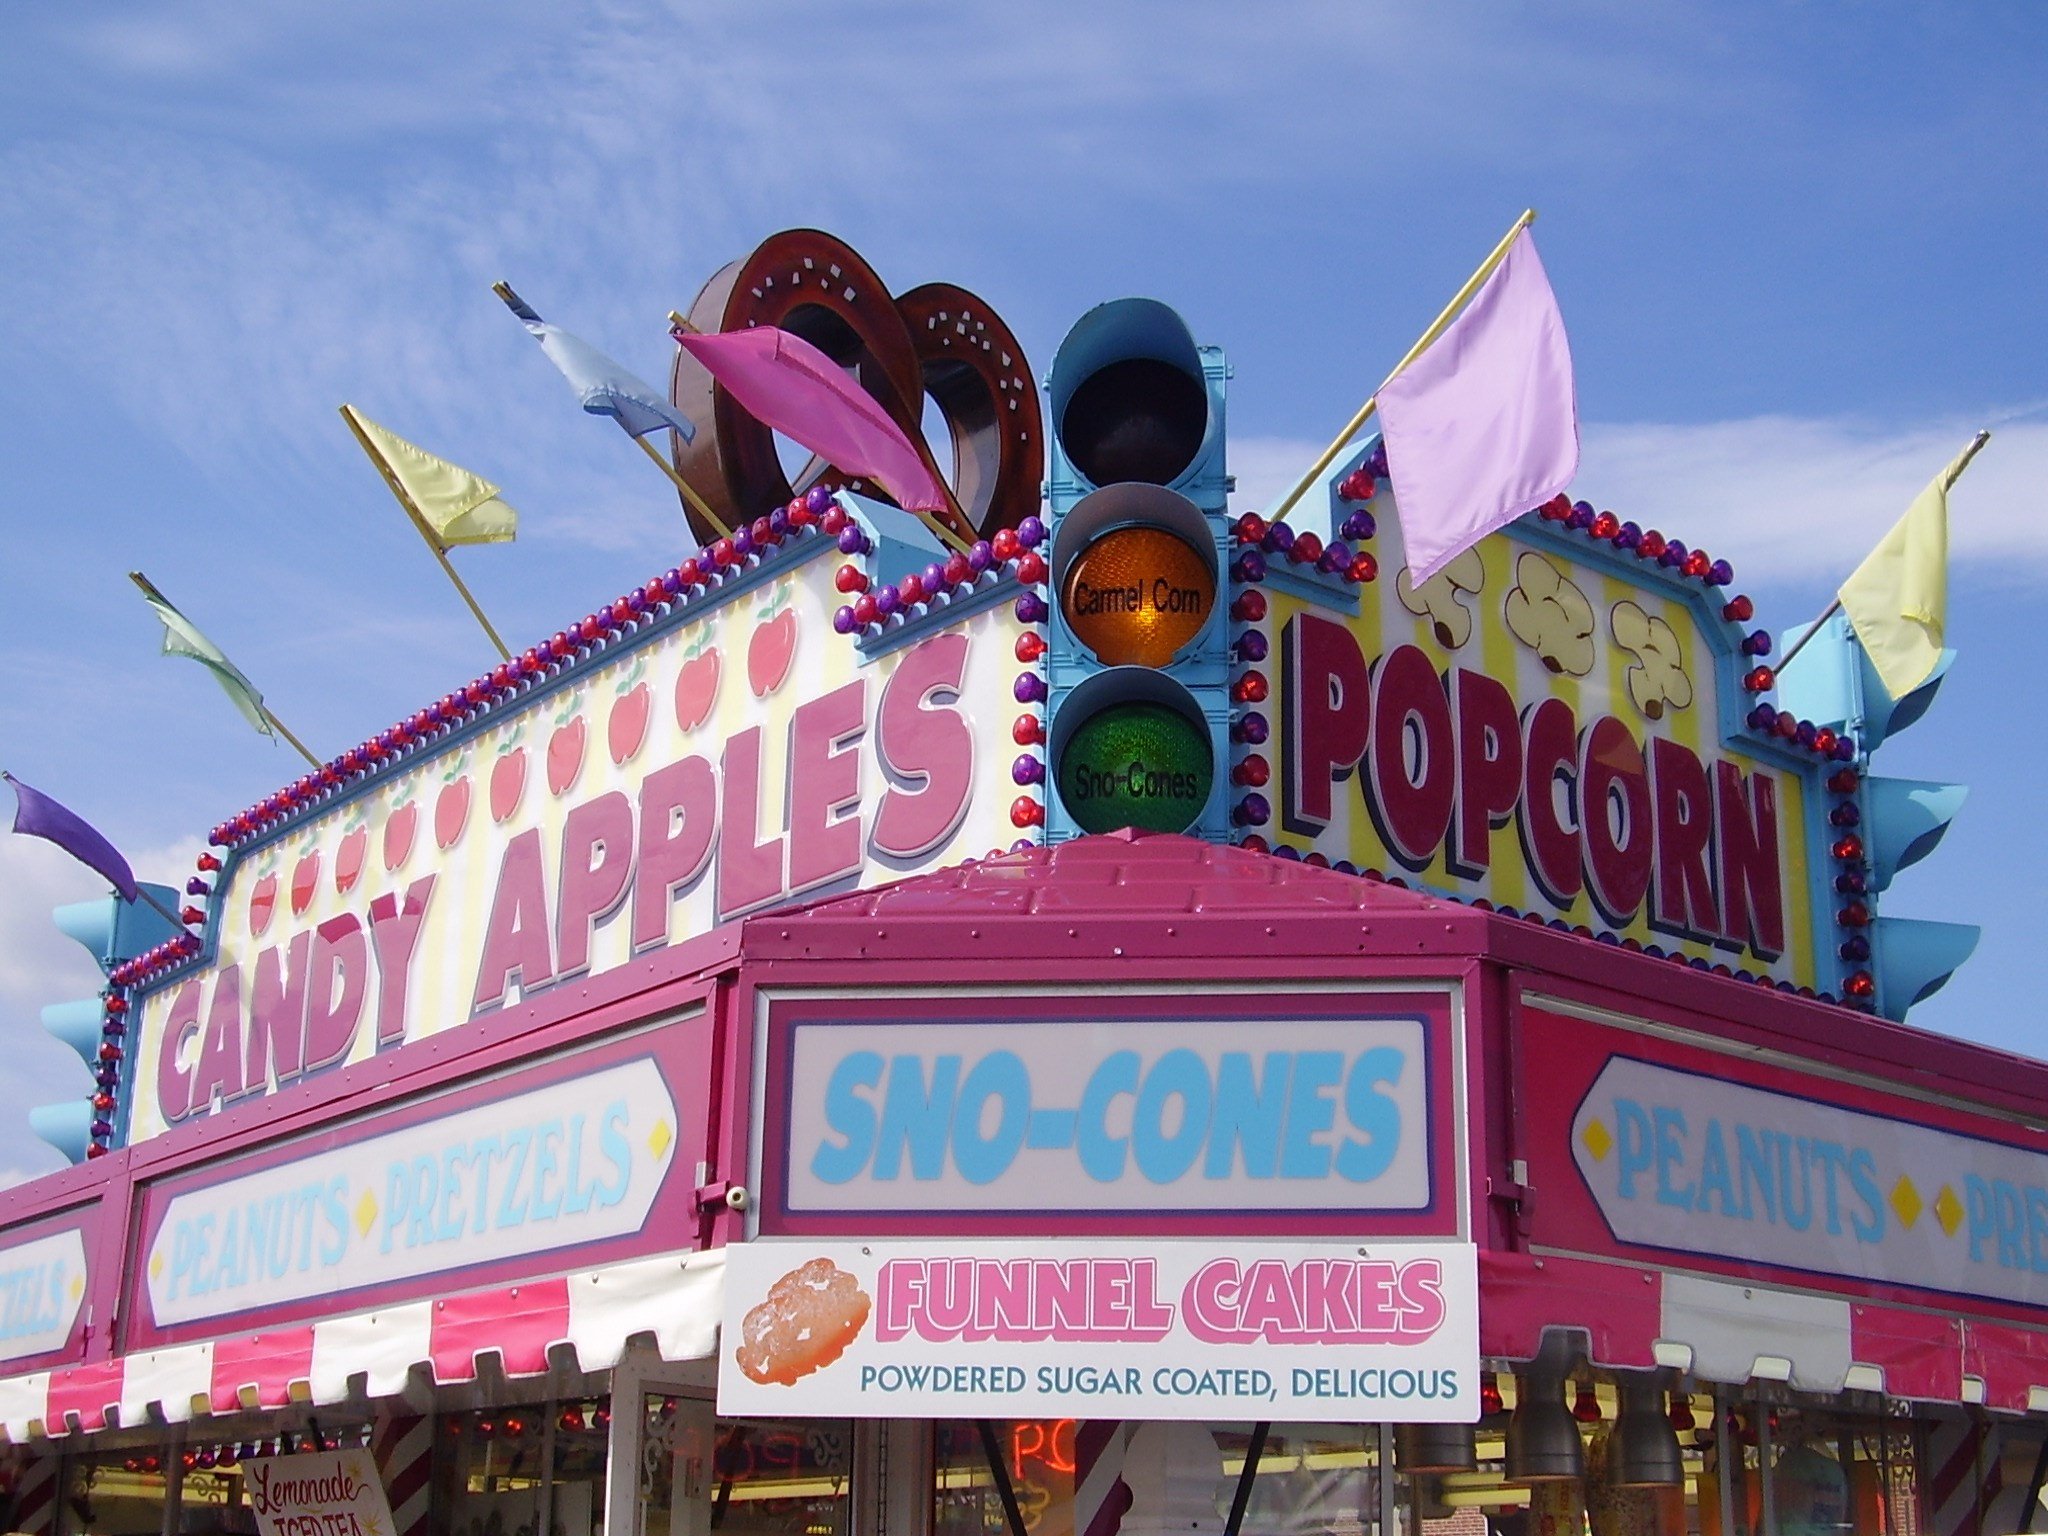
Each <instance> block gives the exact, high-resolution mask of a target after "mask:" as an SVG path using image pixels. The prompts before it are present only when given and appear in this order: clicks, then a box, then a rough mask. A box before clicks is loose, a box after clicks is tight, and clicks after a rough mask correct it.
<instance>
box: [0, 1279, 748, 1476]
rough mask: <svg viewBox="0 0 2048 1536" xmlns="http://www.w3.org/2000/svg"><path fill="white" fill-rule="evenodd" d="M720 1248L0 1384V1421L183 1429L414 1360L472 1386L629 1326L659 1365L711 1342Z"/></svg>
mask: <svg viewBox="0 0 2048 1536" xmlns="http://www.w3.org/2000/svg"><path fill="white" fill-rule="evenodd" d="M724 1275H725V1255H724V1254H723V1253H722V1252H711V1253H689V1254H671V1255H667V1256H664V1257H662V1258H657V1259H641V1260H636V1261H634V1262H633V1263H630V1264H616V1265H612V1266H611V1267H609V1268H606V1269H597V1270H589V1271H585V1272H583V1273H580V1274H571V1275H564V1276H560V1277H558V1278H555V1279H551V1280H535V1281H529V1282H527V1283H524V1284H521V1285H514V1286H508V1287H505V1288H503V1289H499V1290H490V1291H470V1292H466V1293H463V1294H461V1295H455V1296H447V1297H442V1298H438V1299H435V1300H430V1301H418V1302H407V1303H405V1304H402V1305H399V1306H392V1307H383V1308H380V1309H378V1310H377V1311H375V1312H363V1313H358V1314H356V1315H354V1316H350V1317H337V1318H330V1319H327V1320H324V1321H321V1322H316V1323H310V1324H307V1325H305V1326H303V1327H294V1328H275V1329H270V1330H267V1331H265V1332H262V1333H252V1334H244V1335H241V1336H238V1337H232V1338H222V1339H212V1340H208V1341H206V1342H204V1343H199V1344H182V1345H178V1346H176V1347H173V1348H168V1349H158V1350H149V1351H143V1352H140V1353H136V1354H132V1355H124V1356H121V1357H119V1358H116V1359H113V1360H104V1361H97V1362H93V1363H90V1364H86V1365H78V1366H70V1367H66V1368H63V1369H59V1370H54V1371H41V1372H37V1373H36V1374H34V1375H30V1376H17V1377H15V1378H13V1379H11V1380H5V1381H0V1427H4V1428H5V1430H6V1432H7V1437H8V1439H10V1440H13V1441H21V1440H24V1439H27V1438H28V1437H30V1436H32V1435H36V1434H47V1435H52V1436H55V1435H65V1434H72V1433H80V1432H90V1431H92V1430H99V1429H106V1428H109V1427H112V1426H115V1425H123V1426H135V1425H140V1424H146V1423H148V1422H150V1421H151V1418H152V1416H153V1415H154V1416H155V1417H160V1418H161V1419H163V1420H164V1421H165V1422H167V1423H172V1424H178V1423H184V1422H186V1421H188V1420H191V1419H193V1418H195V1417H199V1416H202V1415H205V1414H209V1413H220V1414H226V1413H236V1412H241V1411H244V1410H248V1409H259V1408H282V1407H285V1406H287V1405H289V1404H294V1403H308V1404H312V1405H315V1406H319V1405H323V1404H328V1403H337V1402H340V1401H342V1400H343V1399H345V1398H347V1397H349V1396H350V1395H351V1394H350V1388H351V1384H352V1383H353V1381H354V1379H355V1378H357V1377H361V1378H362V1379H363V1380H362V1390H363V1391H364V1393H365V1394H367V1395H368V1396H369V1397H372V1398H378V1397H390V1396H393V1395H395V1394H396V1393H398V1392H400V1391H401V1390H403V1389H404V1387H405V1385H406V1381H407V1379H408V1377H409V1376H410V1375H411V1373H412V1370H413V1368H414V1367H415V1366H422V1365H423V1366H425V1367H426V1368H427V1369H428V1370H429V1371H430V1372H431V1373H432V1375H433V1379H434V1380H435V1381H436V1382H437V1383H439V1382H460V1381H472V1380H474V1379H475V1378H476V1375H477V1370H478V1361H479V1360H480V1359H482V1358H483V1357H484V1356H486V1355H495V1356H497V1357H498V1359H499V1361H500V1362H501V1364H502V1366H503V1369H504V1372H505V1374H506V1375H508V1376H532V1375H539V1374H541V1373H542V1372H545V1371H546V1370H547V1368H548V1355H549V1353H550V1351H552V1350H554V1349H555V1348H557V1347H558V1346H563V1345H566V1346H567V1347H569V1348H570V1349H572V1350H574V1352H575V1357H576V1363H577V1365H578V1366H579V1367H580V1368H581V1369H583V1370H586V1371H596V1370H605V1369H608V1368H610V1367H611V1366H614V1365H617V1364H618V1362H619V1360H620V1358H621V1357H622V1356H623V1355H624V1354H625V1351H626V1344H627V1341H628V1340H630V1339H631V1338H633V1337H634V1336H635V1335H636V1334H648V1335H651V1336H652V1337H653V1340H654V1344H655V1347H656V1348H657V1349H658V1350H659V1351H660V1352H661V1356H662V1358H663V1359H665V1360H672V1361H681V1360H698V1359H703V1358H705V1357H707V1356H709V1355H710V1354H712V1353H713V1352H714V1351H715V1350H716V1348H717V1345H718V1319H719V1308H720V1306H721V1304H722V1300H723V1296H724Z"/></svg>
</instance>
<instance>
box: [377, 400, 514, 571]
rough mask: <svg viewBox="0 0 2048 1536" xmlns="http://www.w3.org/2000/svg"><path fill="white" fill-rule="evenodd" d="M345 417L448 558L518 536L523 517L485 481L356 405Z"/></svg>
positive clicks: (425, 532) (423, 530) (421, 526)
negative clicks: (462, 548) (461, 547)
mask: <svg viewBox="0 0 2048 1536" xmlns="http://www.w3.org/2000/svg"><path fill="white" fill-rule="evenodd" d="M341 414H342V416H343V417H344V418H345V419H346V420H347V422H348V424H349V426H350V428H351V429H353V430H354V432H355V434H356V441H357V442H359V443H361V444H362V445H363V452H365V453H367V454H368V455H369V456H370V459H371V462H373V463H374V464H375V465H376V466H377V468H378V469H379V470H381V471H382V472H383V474H384V479H385V482H386V483H387V484H388V485H390V487H391V489H392V492H393V494H395V495H396V496H397V497H398V500H399V502H400V504H401V505H403V506H404V508H405V510H406V511H407V512H408V513H410V514H411V515H412V518H413V521H414V522H415V523H417V524H418V525H419V530H420V532H421V533H422V534H423V535H424V536H425V537H426V540H427V542H428V543H429V544H432V545H433V546H434V548H436V549H437V550H439V551H440V552H441V553H442V554H444V555H445V554H446V553H447V552H448V550H449V549H450V548H451V547H452V546H454V545H457V544H503V543H506V542H508V541H509V540H511V539H512V538H513V537H514V536H515V535H517V533H518V532H519V514H518V513H517V512H515V511H513V510H512V509H511V508H510V507H508V506H507V505H505V503H504V502H502V501H500V500H499V499H498V487H496V486H495V485H493V484H491V482H490V481H488V480H486V479H484V478H483V476H481V475H473V474H471V473H470V472H469V471H468V470H466V469H464V468H462V467H461V466H460V465H459V464H450V463H449V462H448V461H447V460H446V459H440V458H436V457H435V456H434V455H433V454H431V453H428V452H427V451H426V450H425V449H424V448H421V447H419V446H417V445H416V444H413V443H409V442H407V441H406V440H405V439H404V438H402V437H400V436H399V435H398V434H397V433H396V432H393V431H391V430H390V429H389V428H386V427H380V426H378V425H377V423H376V422H374V421H372V420H370V418H369V417H367V416H365V415H364V414H363V413H362V412H361V411H359V410H357V409H356V408H355V407H354V406H352V405H344V406H343V407H342V408H341Z"/></svg>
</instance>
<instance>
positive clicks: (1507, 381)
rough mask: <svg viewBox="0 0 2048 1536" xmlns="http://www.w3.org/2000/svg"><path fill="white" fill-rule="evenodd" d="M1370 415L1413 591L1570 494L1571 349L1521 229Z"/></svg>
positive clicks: (1575, 421) (1574, 445) (1573, 454)
mask: <svg viewBox="0 0 2048 1536" xmlns="http://www.w3.org/2000/svg"><path fill="white" fill-rule="evenodd" d="M1379 413H1380V431H1381V435H1382V437H1383V438H1384V439H1385V442H1386V448H1387V472H1388V474H1389V476H1390V477H1391V478H1392V480H1393V482H1394V502H1395V505H1396V507H1398V508H1399V511H1400V515H1401V539H1402V542H1403V544H1404V545H1405V546H1406V548H1407V552H1408V569H1409V577H1408V579H1409V580H1410V581H1412V582H1414V583H1415V584H1416V585H1417V586H1420V585H1421V584H1422V583H1423V582H1425V581H1427V580H1429V578H1430V577H1432V576H1434V575H1435V574H1436V573H1437V572H1438V571H1439V570H1441V569H1443V567H1444V566H1446V565H1448V564H1449V563H1450V562H1451V561H1452V560H1453V559H1455V558H1456V557H1457V556H1458V555H1460V554H1462V553H1463V552H1464V551H1465V550H1468V549H1470V548H1471V547H1472V546H1473V545H1474V544H1477V543H1478V542H1479V541H1480V540H1481V539H1483V538H1484V537H1486V535H1487V534H1489V533H1491V532H1493V531H1494V529H1496V528H1501V527H1505V526H1506V525H1507V524H1509V523H1511V522H1513V521H1514V520H1515V519H1516V518H1517V517H1520V516H1521V515H1522V514H1523V513H1524V512H1527V511H1529V510H1530V509H1531V508H1532V507H1538V506H1541V505H1542V504H1543V503H1544V502H1546V501H1548V500H1550V498H1551V497H1552V496H1555V495H1556V494H1557V493H1558V492H1559V491H1561V490H1563V489H1564V488H1565V487H1566V486H1567V485H1570V484H1571V481H1572V476H1574V475H1575V474H1577V473H1578V470H1579V409H1578V397H1577V393H1576V391H1575V390H1574V388H1573V385H1572V354H1571V347H1570V345H1569V343H1567V342H1566V340H1565V334H1564V321H1563V319H1562V318H1560V317H1559V315H1558V312H1557V299H1556V297H1555V296H1554V295H1552V293H1551V291H1550V280H1549V279H1548V278H1547V277H1545V276H1544V275H1543V262H1542V260H1541V259H1540V258H1539V257H1538V256H1537V254H1536V242H1535V241H1534V240H1533V239H1532V238H1531V237H1530V235H1529V232H1528V230H1526V229H1524V230H1523V231H1522V232H1521V233H1520V234H1519V235H1517V236H1516V237H1515V243H1514V244H1513V245H1512V246H1510V247H1509V248H1508V254H1507V256H1506V257H1505V258H1504V259H1503V260H1502V262H1501V264H1500V265H1499V266H1498V267H1496V268H1494V270H1493V275H1492V276H1490V277H1488V278H1487V280H1486V282H1485V284H1484V285H1483V286H1482V287H1481V288H1480V290H1479V292H1478V293H1476V294H1474V295H1473V297H1472V302H1471V303H1469V304H1467V305H1466V306H1465V309H1464V312H1463V313H1462V314H1460V315H1459V316H1458V318H1457V319H1455V320H1453V321H1452V322H1451V323H1450V325H1449V326H1447V327H1446V328H1445V330H1444V333H1443V335H1441V336H1440V337H1438V338H1437V340H1436V342H1435V343H1434V344H1433V345H1432V346H1431V347H1430V348H1429V349H1428V350H1427V351H1425V352H1424V353H1423V354H1422V356H1420V357H1418V358H1416V359H1415V361H1414V362H1412V363H1410V364H1409V365H1408V366H1407V367H1406V368H1404V369H1402V370H1401V371H1400V372H1399V373H1397V374H1395V375H1394V377H1393V378H1392V379H1390V380H1388V381H1387V383H1386V384H1384V385H1383V386H1381V388H1380V393H1379Z"/></svg>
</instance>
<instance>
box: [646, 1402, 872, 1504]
mask: <svg viewBox="0 0 2048 1536" xmlns="http://www.w3.org/2000/svg"><path fill="white" fill-rule="evenodd" d="M639 1490H640V1521H641V1523H640V1536H710V1533H711V1532H717V1533H718V1536H851V1532H852V1530H853V1425H852V1423H851V1422H850V1421H847V1420H841V1419H721V1418H717V1417H716V1416H715V1415H714V1414H713V1412H712V1407H711V1404H710V1403H709V1402H708V1401H706V1400H704V1399H701V1398H692V1397H682V1396H677V1395H674V1394H668V1393H662V1392H648V1393H645V1394H644V1395H643V1396H642V1398H641V1441H640V1471H639Z"/></svg>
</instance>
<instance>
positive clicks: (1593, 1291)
mask: <svg viewBox="0 0 2048 1536" xmlns="http://www.w3.org/2000/svg"><path fill="white" fill-rule="evenodd" d="M1479 1298H1480V1300H1479V1332H1480V1350H1481V1352H1482V1353H1483V1354H1486V1355H1490V1356H1494V1357H1496V1358H1501V1359H1508V1360H1527V1359H1533V1358H1534V1357H1535V1355H1536V1352H1537V1349H1538V1348H1539V1346H1540V1345H1541V1343H1542V1339H1543V1333H1544V1331H1545V1330H1546V1329H1548V1328H1568V1329H1577V1330H1581V1331H1583V1332H1584V1333H1585V1334H1586V1336H1587V1338H1588V1340H1589V1341H1590V1349H1589V1353H1590V1355H1591V1358H1592V1361H1593V1363H1594V1364H1595V1365H1597V1366H1604V1367H1608V1368H1613V1369H1621V1370H1643V1369H1649V1368H1651V1367H1653V1366H1664V1367H1667V1368H1670V1369H1674V1370H1680V1371H1685V1372H1689V1373H1691V1374H1692V1375H1693V1376H1694V1377H1696V1378H1697V1379H1698V1380H1700V1381H1703V1382H1721V1383H1725V1384H1729V1385H1735V1386H1739V1385H1742V1384H1743V1383H1745V1382H1749V1381H1753V1380H1756V1381H1782V1382H1786V1383H1788V1384H1790V1385H1791V1386H1793V1387H1795V1388H1797V1389H1799V1390H1800V1391H1803V1392H1815V1393H1821V1394H1832V1393H1836V1392H1841V1391H1844V1390H1850V1391H1862V1392H1881V1393H1884V1394H1886V1395H1887V1396H1890V1397H1900V1398H1910V1399H1912V1400H1914V1401H1916V1402H1928V1403H1953V1404H1974V1405H1981V1406H1983V1407H1987V1408H1996V1409H2002V1410H2004V1411H2006V1412H2010V1413H2048V1332H2044V1331H2042V1330H2039V1329H2033V1328H2021V1327H2017V1326H2014V1325H2011V1324H2005V1323H1993V1322H1987V1321H1984V1320H1981V1319H1978V1318H1973V1317H1966V1316H1961V1315H1958V1314H1956V1313H1951V1312H1938V1311H1932V1310H1916V1309H1913V1308H1910V1307H1902V1306H1887V1305H1883V1304H1880V1303H1876V1302H1865V1301H1852V1300H1850V1299H1848V1298H1847V1297H1842V1296H1826V1295H1820V1294H1816V1293H1809V1292H1803V1291H1792V1290H1785V1289H1781V1288H1778V1287H1774V1286H1769V1285H1760V1284H1753V1283H1744V1282H1741V1281H1735V1280H1726V1279H1719V1278H1715V1277H1712V1276H1707V1275H1694V1274H1685V1273H1681V1272H1676V1271H1671V1270H1661V1269H1643V1268H1638V1267H1637V1266H1635V1265H1630V1264H1608V1263H1597V1262H1593V1261H1589V1260H1585V1259H1571V1258H1562V1257H1555V1256H1545V1257H1533V1258H1532V1257H1528V1256H1525V1255H1521V1254H1503V1253H1489V1252H1482V1253H1481V1254H1480V1261H1479Z"/></svg>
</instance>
